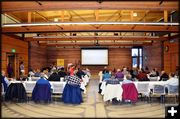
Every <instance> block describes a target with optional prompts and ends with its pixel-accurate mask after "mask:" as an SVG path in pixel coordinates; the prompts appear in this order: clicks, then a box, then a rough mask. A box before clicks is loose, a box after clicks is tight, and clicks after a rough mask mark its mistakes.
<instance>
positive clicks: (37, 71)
mask: <svg viewBox="0 0 180 119" xmlns="http://www.w3.org/2000/svg"><path fill="white" fill-rule="evenodd" d="M40 74H41V71H40V69H37V70H36V72H35V73H34V76H35V77H40Z"/></svg>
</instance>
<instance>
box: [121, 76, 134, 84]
mask: <svg viewBox="0 0 180 119" xmlns="http://www.w3.org/2000/svg"><path fill="white" fill-rule="evenodd" d="M126 83H132V76H131V75H130V74H127V75H126V78H125V79H124V80H123V81H122V84H126Z"/></svg>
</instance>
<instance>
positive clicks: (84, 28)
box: [2, 25, 179, 33]
mask: <svg viewBox="0 0 180 119" xmlns="http://www.w3.org/2000/svg"><path fill="white" fill-rule="evenodd" d="M131 27H132V25H103V26H102V27H100V28H98V29H97V28H94V27H92V26H90V25H79V26H77V25H71V26H68V25H67V26H64V27H63V29H59V28H57V27H56V26H36V27H33V26H29V27H25V28H28V30H26V29H24V27H2V33H46V32H49V33H51V32H168V33H172V32H175V33H178V32H179V29H178V27H179V26H150V25H148V26H147V25H146V26H145V25H136V27H135V28H134V29H132V28H131Z"/></svg>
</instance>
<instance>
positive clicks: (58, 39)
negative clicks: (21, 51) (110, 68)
mask: <svg viewBox="0 0 180 119" xmlns="http://www.w3.org/2000/svg"><path fill="white" fill-rule="evenodd" d="M167 39H168V38H165V37H160V38H153V37H148V38H146V37H144V38H143V37H121V36H119V37H113V36H112V37H111V36H109V37H71V38H63V37H62V38H32V37H30V38H26V39H25V40H26V41H71V40H73V41H93V40H103V41H109V40H112V41H113V40H116V41H152V40H153V41H162V40H167Z"/></svg>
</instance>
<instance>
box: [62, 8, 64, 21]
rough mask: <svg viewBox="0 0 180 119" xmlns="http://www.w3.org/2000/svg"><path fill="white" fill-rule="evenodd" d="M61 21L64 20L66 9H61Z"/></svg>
mask: <svg viewBox="0 0 180 119" xmlns="http://www.w3.org/2000/svg"><path fill="white" fill-rule="evenodd" d="M61 22H64V10H62V11H61Z"/></svg>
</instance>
